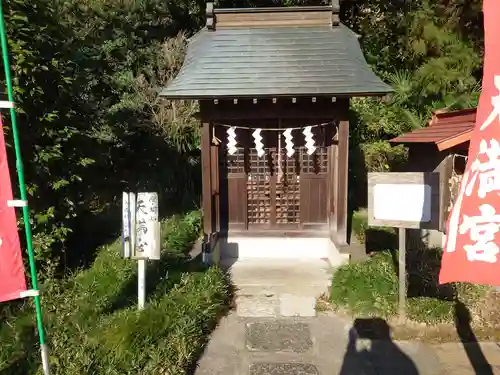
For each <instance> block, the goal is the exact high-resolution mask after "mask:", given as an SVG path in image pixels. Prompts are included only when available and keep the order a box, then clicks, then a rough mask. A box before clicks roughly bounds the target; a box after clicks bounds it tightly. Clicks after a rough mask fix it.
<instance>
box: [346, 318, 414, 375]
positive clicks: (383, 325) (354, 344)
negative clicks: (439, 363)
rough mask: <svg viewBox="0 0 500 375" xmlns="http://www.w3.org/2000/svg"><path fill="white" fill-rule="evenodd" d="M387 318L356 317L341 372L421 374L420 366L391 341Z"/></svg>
mask: <svg viewBox="0 0 500 375" xmlns="http://www.w3.org/2000/svg"><path fill="white" fill-rule="evenodd" d="M390 333H391V332H390V327H389V325H388V324H387V322H386V321H385V320H384V319H381V318H370V319H356V320H355V321H354V325H353V327H352V328H351V329H350V330H349V342H348V344H347V350H346V353H345V355H344V360H343V363H342V367H341V369H340V372H339V375H352V374H359V375H362V374H363V375H364V374H373V373H375V374H378V375H396V374H404V375H419V373H418V370H417V367H416V366H415V364H414V363H413V361H412V360H411V359H410V357H408V356H407V355H406V354H405V353H403V352H402V351H401V349H399V348H398V346H397V345H396V344H395V343H394V342H393V341H392V339H391V334H390Z"/></svg>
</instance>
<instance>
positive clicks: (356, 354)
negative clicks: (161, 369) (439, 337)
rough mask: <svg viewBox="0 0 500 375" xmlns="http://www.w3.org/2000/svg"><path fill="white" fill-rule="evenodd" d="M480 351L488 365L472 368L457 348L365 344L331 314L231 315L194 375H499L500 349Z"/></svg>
mask: <svg viewBox="0 0 500 375" xmlns="http://www.w3.org/2000/svg"><path fill="white" fill-rule="evenodd" d="M481 346H482V348H481V349H482V353H484V356H485V357H486V361H487V362H489V364H488V363H480V360H481V358H478V360H479V362H477V361H476V360H474V361H476V363H474V365H472V364H471V362H470V360H469V357H468V356H467V354H466V352H465V350H464V347H463V345H461V344H443V345H437V346H431V345H426V344H422V343H417V342H397V343H395V342H391V341H371V340H370V339H366V338H361V337H360V336H359V334H357V333H356V332H355V331H354V330H352V329H350V327H349V325H348V324H346V322H344V321H343V320H341V319H340V318H338V317H337V316H335V315H333V314H328V315H324V314H319V315H318V316H317V317H311V318H244V317H240V316H238V315H237V313H236V312H233V313H231V314H230V315H229V316H227V317H225V318H224V319H223V320H222V321H221V324H220V326H219V327H218V328H217V329H216V330H215V332H214V333H213V335H212V339H211V341H210V343H209V345H208V346H207V348H206V350H205V353H204V354H203V356H202V357H201V359H200V361H199V363H198V368H197V370H196V372H195V375H285V374H286V375H400V374H404V375H500V347H499V346H498V345H497V344H496V343H485V344H481ZM476 349H477V347H476ZM476 351H477V350H476ZM470 352H471V350H469V354H470ZM479 357H481V356H479Z"/></svg>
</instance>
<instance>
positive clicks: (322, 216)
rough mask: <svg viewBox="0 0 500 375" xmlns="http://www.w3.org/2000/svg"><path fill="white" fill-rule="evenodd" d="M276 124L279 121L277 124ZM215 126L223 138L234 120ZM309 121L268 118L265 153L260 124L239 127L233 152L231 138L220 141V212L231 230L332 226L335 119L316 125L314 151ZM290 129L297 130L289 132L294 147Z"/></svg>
mask: <svg viewBox="0 0 500 375" xmlns="http://www.w3.org/2000/svg"><path fill="white" fill-rule="evenodd" d="M273 123H274V124H276V123H279V126H278V127H273ZM214 126H215V129H216V130H215V134H217V139H219V137H221V139H224V138H227V134H226V133H227V130H228V129H229V128H230V127H231V126H230V125H214ZM261 126H262V124H261ZM306 126H307V125H305V126H303V127H290V124H284V123H282V122H278V121H273V122H268V123H267V124H266V126H265V127H263V128H262V131H261V132H260V136H261V137H262V140H261V142H262V146H263V147H262V151H261V152H260V153H259V149H258V148H256V145H255V139H254V137H253V133H254V131H255V127H252V128H250V127H248V128H247V127H244V126H234V127H233V130H234V131H235V134H236V142H237V147H236V149H235V150H233V152H232V153H230V152H229V150H228V147H227V142H224V143H221V144H220V145H219V146H218V152H217V154H218V158H219V168H220V169H219V185H220V195H219V196H220V202H219V204H220V211H219V212H220V214H219V215H218V216H219V217H220V219H221V220H222V222H221V224H223V225H222V226H223V227H226V225H227V230H228V231H229V230H245V231H254V232H259V231H269V230H278V231H283V230H287V231H301V230H305V229H324V228H326V225H327V223H328V210H327V207H328V204H329V201H330V194H329V189H328V183H329V177H331V171H332V166H331V165H330V162H329V161H330V158H331V144H332V140H333V136H334V134H335V129H336V128H335V124H334V123H333V122H329V123H322V124H320V125H315V126H313V127H311V132H312V134H313V137H314V139H315V141H314V142H315V144H314V147H315V149H314V152H312V153H310V152H308V148H307V147H306V144H305V137H304V135H303V134H302V133H303V128H305V127H306ZM287 129H292V130H290V131H289V132H290V136H291V138H292V144H293V146H289V145H288V143H287V141H286V139H285V136H284V134H283V133H284V131H285V130H287ZM287 145H288V149H287ZM290 149H293V153H292V152H290ZM226 220H227V223H223V222H224V221H226ZM224 224H225V225H224Z"/></svg>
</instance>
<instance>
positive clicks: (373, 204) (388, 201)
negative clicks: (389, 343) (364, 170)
mask: <svg viewBox="0 0 500 375" xmlns="http://www.w3.org/2000/svg"><path fill="white" fill-rule="evenodd" d="M439 197H440V196H439V173H423V172H422V173H419V172H405V173H396V172H388V173H368V225H370V226H388V227H394V228H398V229H399V231H398V232H399V260H398V268H399V272H398V273H399V275H398V277H399V309H398V312H399V318H400V320H401V321H405V320H406V294H407V288H408V286H407V280H406V229H438V228H439V222H440V211H439V208H440V205H439V199H440V198H439Z"/></svg>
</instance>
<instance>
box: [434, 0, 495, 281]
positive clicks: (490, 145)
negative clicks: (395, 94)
mask: <svg viewBox="0 0 500 375" xmlns="http://www.w3.org/2000/svg"><path fill="white" fill-rule="evenodd" d="M483 13H484V29H485V59H484V73H483V87H482V93H481V98H480V100H479V106H478V110H477V117H476V126H475V129H474V133H473V135H472V138H471V141H470V147H469V155H468V160H467V167H466V169H465V173H464V176H463V180H462V183H461V187H460V191H459V195H458V197H457V200H456V202H455V205H454V207H453V210H452V212H451V214H450V218H449V221H448V231H447V239H446V244H445V248H444V253H443V260H442V266H441V272H440V275H439V282H440V283H448V282H454V281H465V282H472V283H478V284H489V285H495V286H499V285H500V256H499V253H500V38H499V36H500V22H498V20H499V19H500V2H499V1H498V0H484V2H483Z"/></svg>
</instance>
